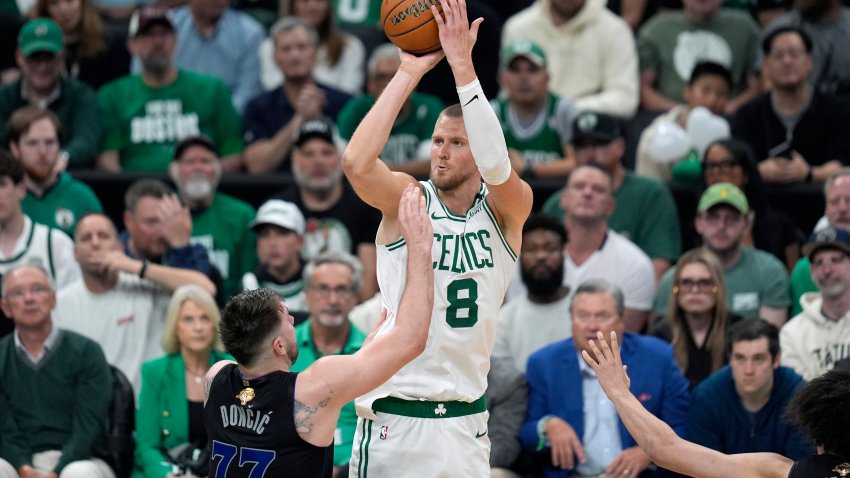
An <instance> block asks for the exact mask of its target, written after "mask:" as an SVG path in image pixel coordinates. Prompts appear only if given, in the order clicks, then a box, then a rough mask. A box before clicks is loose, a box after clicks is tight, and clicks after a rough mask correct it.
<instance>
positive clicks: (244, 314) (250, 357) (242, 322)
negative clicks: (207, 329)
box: [219, 289, 283, 367]
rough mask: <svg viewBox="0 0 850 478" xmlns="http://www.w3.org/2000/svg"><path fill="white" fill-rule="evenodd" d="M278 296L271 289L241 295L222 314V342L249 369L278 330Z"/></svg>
mask: <svg viewBox="0 0 850 478" xmlns="http://www.w3.org/2000/svg"><path fill="white" fill-rule="evenodd" d="M282 308H283V305H282V303H281V299H280V296H279V295H277V293H276V292H274V291H272V290H271V289H256V290H246V291H243V292H240V293H239V294H237V295H235V296H234V297H233V298H231V299H230V300H229V301H228V302H227V305H225V306H224V310H223V311H222V312H221V323H220V324H219V331H220V332H221V341H222V343H223V344H224V348H225V350H227V353H229V354H230V355H232V356H233V358H235V359H236V361H237V362H239V363H240V364H242V365H245V366H249V367H250V366H252V365H254V364H255V363H256V361H257V359H258V358H260V357H261V356H262V354H263V347H264V346H265V345H266V344H267V343H268V341H269V338H270V336H271V335H272V334H274V333H276V332H277V331H278V330H279V328H280V316H279V315H278V313H279V312H280V311H281V310H282Z"/></svg>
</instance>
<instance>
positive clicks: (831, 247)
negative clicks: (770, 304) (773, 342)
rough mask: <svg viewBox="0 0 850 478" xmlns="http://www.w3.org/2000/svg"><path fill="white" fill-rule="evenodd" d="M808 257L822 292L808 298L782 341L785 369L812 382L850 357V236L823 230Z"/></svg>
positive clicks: (802, 300) (814, 236) (782, 334)
mask: <svg viewBox="0 0 850 478" xmlns="http://www.w3.org/2000/svg"><path fill="white" fill-rule="evenodd" d="M803 253H804V254H805V255H806V257H808V258H809V262H811V274H812V280H813V281H814V282H815V284H817V286H818V287H819V288H820V292H807V293H805V294H803V297H801V298H800V303H801V304H802V306H803V311H802V312H801V313H799V314H798V315H797V316H795V317H794V318H793V319H791V320H790V321H789V322H788V323H787V324H786V325H785V327H783V328H782V330H781V331H780V334H779V341H780V345H781V347H782V365H785V366H787V367H791V368H793V369H794V370H795V371H796V372H797V373H798V374H800V375H802V376H803V379H805V380H812V379H813V378H816V377H819V376H821V375H823V374H824V373H826V372H827V371H829V370H830V369H832V367H833V365H834V364H835V362H837V361H839V360H841V359H843V358H845V357H850V318H848V317H850V315H849V314H850V232H847V231H846V230H844V229H838V228H834V227H828V228H826V229H823V230H821V231H818V232H816V233H814V234H812V236H811V238H810V239H809V242H808V243H807V244H806V245H805V246H804V247H803Z"/></svg>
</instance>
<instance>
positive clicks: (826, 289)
mask: <svg viewBox="0 0 850 478" xmlns="http://www.w3.org/2000/svg"><path fill="white" fill-rule="evenodd" d="M811 260H812V264H811V275H812V280H813V281H814V283H815V284H817V286H818V288H819V289H820V292H821V295H823V297H824V298H828V299H836V298H838V297H841V296H842V295H844V294H845V293H846V292H847V290H848V289H850V258H848V257H847V254H846V253H844V252H842V251H840V250H838V249H821V250H819V251H817V252H816V253H815V254H814V255H813V256H812V259H811Z"/></svg>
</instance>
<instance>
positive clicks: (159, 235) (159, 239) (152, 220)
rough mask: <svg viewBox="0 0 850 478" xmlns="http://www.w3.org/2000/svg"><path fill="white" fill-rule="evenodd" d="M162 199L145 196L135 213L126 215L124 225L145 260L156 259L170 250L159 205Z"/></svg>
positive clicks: (137, 204) (129, 212)
mask: <svg viewBox="0 0 850 478" xmlns="http://www.w3.org/2000/svg"><path fill="white" fill-rule="evenodd" d="M161 202H162V199H160V198H155V197H150V196H145V197H143V198H141V199H139V202H138V203H136V210H135V211H127V212H125V213H124V224H125V225H126V227H127V230H128V231H129V232H130V239H131V241H132V243H133V247H134V248H135V249H136V252H138V253H139V254H140V255H141V256H142V257H143V258H146V259H155V258H158V257H160V256H162V255H163V254H165V251H166V250H167V249H168V242H166V240H165V232H164V231H163V229H162V218H161V217H160V215H159V205H160V203H161Z"/></svg>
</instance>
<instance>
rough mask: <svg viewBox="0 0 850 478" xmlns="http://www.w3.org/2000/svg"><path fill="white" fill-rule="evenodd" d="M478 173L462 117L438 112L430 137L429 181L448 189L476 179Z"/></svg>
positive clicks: (440, 187) (438, 187)
mask: <svg viewBox="0 0 850 478" xmlns="http://www.w3.org/2000/svg"><path fill="white" fill-rule="evenodd" d="M499 134H501V132H500V133H499ZM477 173H478V169H477V168H476V166H475V160H474V159H473V158H472V150H471V149H469V139H468V137H467V136H466V126H464V124H463V118H452V117H449V116H446V115H440V117H439V118H437V123H436V124H435V125H434V134H433V135H432V136H431V181H432V182H433V183H434V185H435V186H436V187H437V189H440V190H443V191H450V190H452V189H455V188H457V187H458V186H460V185H461V184H464V183H465V182H466V181H469V180H471V179H474V180H478V176H477Z"/></svg>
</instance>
